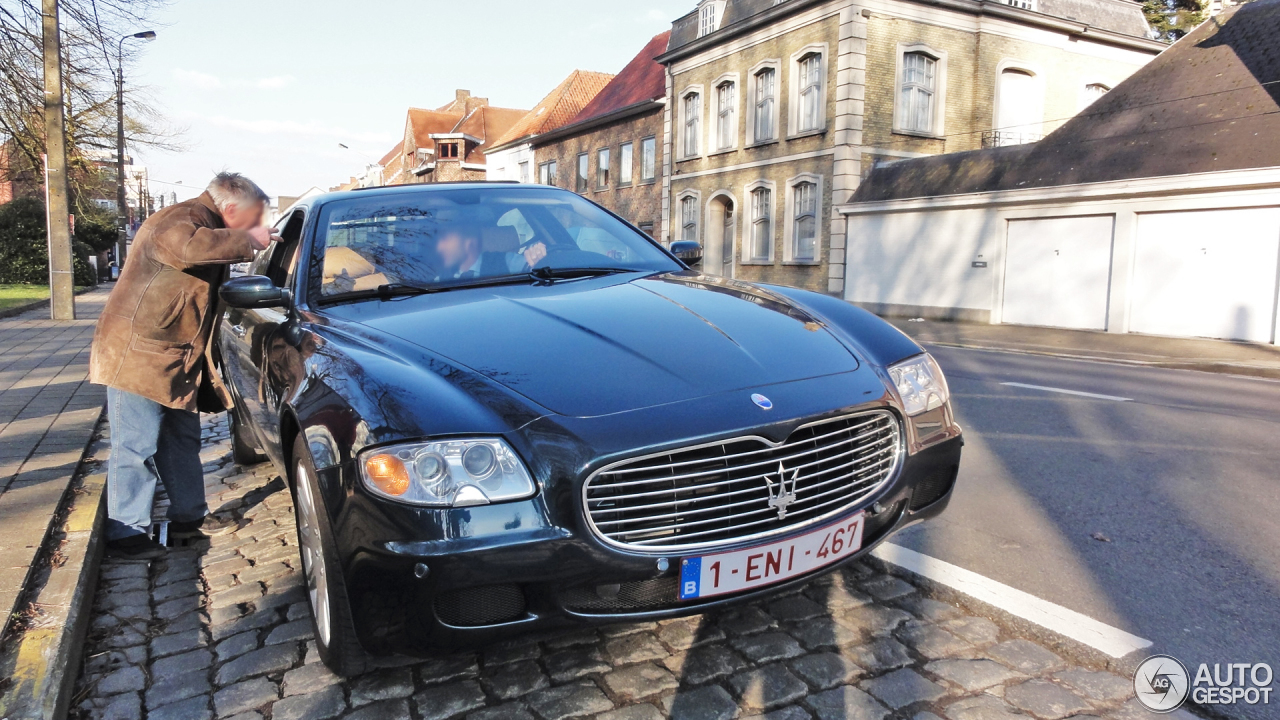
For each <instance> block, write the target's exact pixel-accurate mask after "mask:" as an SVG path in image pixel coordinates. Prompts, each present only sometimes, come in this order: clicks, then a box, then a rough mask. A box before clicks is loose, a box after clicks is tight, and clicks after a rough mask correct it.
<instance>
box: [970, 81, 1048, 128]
mask: <svg viewBox="0 0 1280 720" xmlns="http://www.w3.org/2000/svg"><path fill="white" fill-rule="evenodd" d="M1043 122H1044V85H1043V84H1042V83H1041V82H1040V78H1039V77H1037V76H1036V75H1035V74H1034V73H1033V72H1031V71H1030V70H1024V69H1022V68H1016V67H1010V68H1005V69H1004V70H1001V71H1000V84H999V85H998V86H997V88H996V118H995V128H994V129H993V130H992V131H991V132H990V133H984V134H983V138H982V141H983V146H985V147H1002V146H1006V145H1021V144H1024V143H1032V142H1035V141H1037V140H1039V139H1040V133H1041V131H1042V130H1043V125H1042V123H1043Z"/></svg>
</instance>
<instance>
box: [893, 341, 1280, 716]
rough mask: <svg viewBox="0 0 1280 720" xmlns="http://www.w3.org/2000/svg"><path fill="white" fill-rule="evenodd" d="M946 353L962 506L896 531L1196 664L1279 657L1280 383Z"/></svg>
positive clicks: (1262, 711)
mask: <svg viewBox="0 0 1280 720" xmlns="http://www.w3.org/2000/svg"><path fill="white" fill-rule="evenodd" d="M930 349H931V350H932V352H933V353H934V355H935V356H936V357H937V358H938V361H939V363H940V364H941V365H942V367H943V369H944V371H945V372H946V374H947V378H948V380H949V382H950V387H951V391H952V397H953V399H954V400H953V401H954V405H955V408H956V412H957V414H958V416H959V419H960V422H961V424H962V425H963V427H964V429H965V436H966V440H967V445H966V447H965V457H964V460H963V462H962V463H961V470H960V479H959V481H958V484H957V489H956V492H955V495H954V499H953V500H952V503H951V506H950V508H949V509H948V511H947V512H946V513H944V515H943V516H942V517H941V518H939V519H937V520H934V521H932V522H930V523H926V524H924V525H921V526H917V527H914V528H911V529H909V530H908V531H906V532H904V533H901V534H899V535H898V536H896V537H895V539H894V540H893V542H896V543H898V544H900V545H903V546H906V547H909V548H911V549H914V550H917V551H919V552H922V553H925V554H927V555H931V556H933V557H936V558H940V559H942V560H946V561H948V562H951V563H953V564H955V565H959V566H960V567H963V568H966V569H969V570H972V571H974V572H977V573H980V574H982V575H985V576H987V577H989V578H991V579H994V580H997V581H999V582H1002V583H1005V584H1007V585H1011V586H1013V587H1016V588H1018V589H1020V590H1024V591H1026V592H1029V593H1032V594H1034V595H1036V596H1039V597H1041V598H1044V599H1046V600H1049V601H1052V602H1055V603H1058V604H1060V605H1063V606H1066V607H1068V608H1071V609H1073V610H1076V611H1078V612H1081V613H1084V614H1086V615H1088V616H1090V617H1093V618H1095V619H1097V620H1100V621H1102V622H1105V623H1108V624H1111V625H1113V626H1115V627H1119V628H1122V629H1124V630H1127V631H1129V632H1131V633H1134V634H1136V635H1139V636H1141V637H1144V638H1147V639H1149V640H1152V641H1154V642H1155V643H1156V645H1157V648H1160V649H1163V650H1165V651H1168V652H1170V653H1171V654H1173V655H1174V656H1175V657H1177V658H1179V659H1180V660H1182V661H1183V663H1184V664H1186V665H1187V666H1188V668H1189V670H1190V672H1191V673H1192V674H1193V675H1194V673H1195V670H1196V667H1197V666H1198V664H1199V663H1202V662H1204V663H1209V664H1210V668H1212V664H1213V663H1215V662H1216V663H1236V662H1249V663H1256V662H1267V663H1269V664H1270V665H1271V667H1272V668H1276V669H1280V382H1276V381H1268V380H1256V379H1250V378H1240V377H1232V376H1226V375H1213V374H1208V373H1199V372H1188V371H1179V370H1162V369H1151V368H1141V367H1132V366H1125V365H1116V364H1108V363H1096V362H1083V361H1073V360H1066V359H1059V358H1053V357H1043V356H1034V355H1022V354H1016V353H1006V352H991V351H980V350H962V349H955V348H946V347H933V348H930ZM1010 382H1012V383H1022V384H1026V385H1039V386H1047V387H1053V388H1061V389H1067V390H1073V391H1079V392H1087V393H1094V394H1101V395H1110V396H1117V397H1123V398H1131V401H1129V402H1119V401H1116V400H1108V399H1100V398H1089V397H1082V396H1073V395H1067V394H1061V393H1055V392H1049V391H1044V390H1036V389H1030V388H1025V387H1014V386H1008V385H1005V384H1004V383H1010ZM1095 534H1097V537H1100V538H1105V540H1100V539H1096V538H1095ZM1277 702H1280V699H1276V698H1273V699H1272V705H1271V706H1270V707H1269V708H1257V710H1256V711H1255V712H1253V713H1248V712H1246V713H1244V714H1239V713H1233V715H1236V716H1241V717H1258V718H1263V717H1275V716H1276V715H1275V714H1276V713H1280V707H1277V705H1276V703H1277Z"/></svg>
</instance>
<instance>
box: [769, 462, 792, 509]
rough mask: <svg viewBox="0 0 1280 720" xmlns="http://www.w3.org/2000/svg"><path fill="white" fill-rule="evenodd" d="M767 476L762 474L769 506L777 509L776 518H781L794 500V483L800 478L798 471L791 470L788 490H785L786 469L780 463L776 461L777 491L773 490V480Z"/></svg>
mask: <svg viewBox="0 0 1280 720" xmlns="http://www.w3.org/2000/svg"><path fill="white" fill-rule="evenodd" d="M769 478H770V476H769V475H765V476H764V482H765V486H766V487H767V488H768V490H769V507H771V508H773V509H774V510H777V511H778V519H779V520H782V519H784V518H786V517H787V507H788V506H790V505H791V503H793V502H795V501H796V483H797V482H799V480H800V471H799V470H792V471H791V489H790V490H787V469H786V468H784V467H782V463H778V483H777V488H778V489H777V492H774V482H773V480H770V479H769Z"/></svg>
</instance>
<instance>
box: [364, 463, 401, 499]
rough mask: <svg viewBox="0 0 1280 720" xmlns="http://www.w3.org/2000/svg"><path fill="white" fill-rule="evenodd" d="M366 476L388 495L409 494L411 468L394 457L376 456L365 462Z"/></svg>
mask: <svg viewBox="0 0 1280 720" xmlns="http://www.w3.org/2000/svg"><path fill="white" fill-rule="evenodd" d="M364 472H365V476H366V477H368V478H369V480H370V481H372V482H373V484H374V485H376V486H377V487H378V489H379V490H381V491H382V492H384V493H386V494H388V495H403V494H405V493H407V492H409V468H407V467H405V466H404V463H403V462H401V461H400V458H398V457H396V456H394V455H386V454H382V455H374V456H373V457H370V458H369V459H367V460H365V461H364Z"/></svg>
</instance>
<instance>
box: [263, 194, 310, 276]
mask: <svg viewBox="0 0 1280 720" xmlns="http://www.w3.org/2000/svg"><path fill="white" fill-rule="evenodd" d="M305 218H306V211H305V210H295V211H294V212H293V213H292V214H291V215H290V216H289V219H288V220H286V221H285V222H284V224H283V226H282V227H281V229H280V230H279V234H280V242H278V243H276V244H275V245H274V246H272V247H271V248H269V249H268V250H267V251H266V252H264V253H262V255H263V256H264V257H260V258H259V259H264V258H265V262H264V263H263V265H262V266H259V265H258V264H257V261H256V260H255V262H254V274H257V275H266V276H267V277H269V278H271V282H272V283H274V284H275V286H276V287H285V286H286V285H287V284H288V283H289V281H290V280H291V279H292V278H293V271H294V269H295V267H296V266H297V263H298V248H299V246H300V242H299V241H300V240H301V239H302V225H303V220H305Z"/></svg>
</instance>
